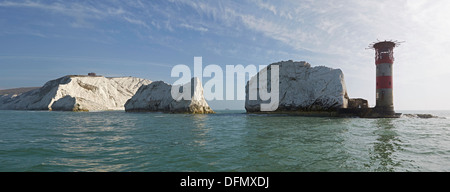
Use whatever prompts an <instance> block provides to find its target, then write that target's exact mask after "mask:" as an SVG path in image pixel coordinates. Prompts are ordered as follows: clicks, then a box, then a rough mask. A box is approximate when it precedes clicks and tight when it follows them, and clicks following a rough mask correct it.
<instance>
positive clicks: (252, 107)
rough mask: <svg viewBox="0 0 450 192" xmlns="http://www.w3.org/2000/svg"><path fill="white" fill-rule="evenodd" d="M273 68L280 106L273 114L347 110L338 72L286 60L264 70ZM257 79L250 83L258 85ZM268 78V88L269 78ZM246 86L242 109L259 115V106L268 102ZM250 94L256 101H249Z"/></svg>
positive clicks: (344, 90) (343, 83)
mask: <svg viewBox="0 0 450 192" xmlns="http://www.w3.org/2000/svg"><path fill="white" fill-rule="evenodd" d="M273 65H278V66H279V102H278V108H276V107H275V108H276V110H275V111H274V112H298V111H303V112H308V111H333V110H336V109H338V108H346V107H347V104H348V99H349V98H348V96H347V89H346V86H345V81H344V74H343V73H342V71H341V70H340V69H332V68H328V67H324V66H318V67H311V65H310V64H309V63H307V62H304V61H301V62H295V61H292V60H289V61H282V62H278V63H273V64H271V65H269V66H268V67H267V71H271V66H273ZM261 72H265V70H262V71H261ZM261 72H260V73H261ZM268 73H270V72H268ZM258 75H259V73H258V74H257V75H255V76H254V77H252V78H251V80H250V81H249V82H257V76H258ZM267 78H268V79H269V87H270V75H267ZM249 82H247V86H246V100H245V109H246V110H247V112H250V113H252V112H261V107H260V106H261V104H262V103H270V102H269V101H262V100H261V99H260V98H259V93H258V92H259V87H258V86H249ZM266 87H267V86H266ZM249 91H253V93H258V97H257V100H250V99H249Z"/></svg>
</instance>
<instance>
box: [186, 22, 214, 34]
mask: <svg viewBox="0 0 450 192" xmlns="http://www.w3.org/2000/svg"><path fill="white" fill-rule="evenodd" d="M180 27H183V28H186V29H190V30H194V31H200V32H207V31H208V29H207V28H204V27H201V26H198V27H194V26H192V25H190V24H187V23H182V24H180Z"/></svg>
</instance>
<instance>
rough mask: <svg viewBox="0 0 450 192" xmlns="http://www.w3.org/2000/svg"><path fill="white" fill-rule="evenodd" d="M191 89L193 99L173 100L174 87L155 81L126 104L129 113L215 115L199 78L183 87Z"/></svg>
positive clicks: (140, 90) (193, 79) (142, 88)
mask: <svg viewBox="0 0 450 192" xmlns="http://www.w3.org/2000/svg"><path fill="white" fill-rule="evenodd" d="M186 85H187V86H188V87H190V88H191V99H190V100H187V99H180V100H179V101H177V100H178V98H172V93H171V91H172V86H173V85H170V84H167V83H165V82H163V81H155V82H153V83H151V84H149V85H145V86H142V87H141V88H140V89H139V90H138V91H137V92H136V94H135V95H134V96H133V97H132V98H131V99H130V100H128V101H127V102H126V104H125V111H127V112H166V113H192V114H208V113H214V111H213V110H212V109H211V108H210V107H209V105H208V103H207V102H206V100H205V98H204V96H203V86H202V84H201V82H200V80H199V79H198V78H192V79H191V82H189V83H187V84H185V85H183V86H186Z"/></svg>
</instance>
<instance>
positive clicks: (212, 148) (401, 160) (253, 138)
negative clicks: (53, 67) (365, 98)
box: [0, 110, 450, 172]
mask: <svg viewBox="0 0 450 192" xmlns="http://www.w3.org/2000/svg"><path fill="white" fill-rule="evenodd" d="M216 112H217V113H216V114H207V115H191V114H167V113H126V112H123V111H106V112H79V113H77V112H49V111H0V172H448V171H450V111H397V112H402V113H428V114H433V115H435V116H438V118H430V119H422V118H416V117H407V116H403V117H401V118H398V119H365V118H331V117H302V116H289V115H262V114H246V113H245V111H242V110H224V111H216Z"/></svg>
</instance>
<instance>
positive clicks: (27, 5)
mask: <svg viewBox="0 0 450 192" xmlns="http://www.w3.org/2000/svg"><path fill="white" fill-rule="evenodd" d="M448 10H450V1H446V0H435V1H424V0H398V1H383V0H381V1H380V0H377V1H375V0H374V1H358V0H342V1H332V0H322V1H312V0H304V1H287V0H281V1H264V0H249V1H202V0H199V1H188V0H169V1H162V0H154V1H144V0H108V1H106V0H95V1H83V0H81V1H66V0H65V1H62V0H56V1H44V0H40V1H34V0H25V1H20V0H0V89H6V88H14V87H29V86H42V85H43V84H44V83H45V82H47V81H48V80H51V79H55V78H58V77H61V76H64V75H68V74H87V73H88V72H96V73H98V74H102V75H105V76H136V77H141V78H146V79H150V80H153V81H157V80H163V81H166V82H169V83H172V82H174V81H176V80H177V78H171V77H170V71H171V69H172V67H173V66H175V65H177V64H185V65H189V66H193V61H194V57H195V56H202V57H203V65H204V66H205V65H209V64H217V65H220V66H223V69H225V67H224V66H225V65H237V64H242V65H244V66H245V65H249V64H253V65H267V64H271V63H273V62H278V61H280V60H297V61H307V62H309V63H311V65H312V66H319V65H325V66H328V67H332V68H340V69H342V71H343V72H344V74H345V81H346V84H347V89H348V93H349V96H350V97H362V98H366V99H368V100H369V105H372V106H373V105H375V64H374V53H373V50H366V49H365V48H366V47H368V45H369V44H370V43H372V42H373V41H376V40H377V39H379V40H386V39H387V40H390V39H394V40H399V41H406V42H405V43H404V44H403V45H401V46H400V47H398V48H396V50H395V58H396V61H395V63H394V103H395V107H396V109H450V102H449V101H448V99H449V98H450V89H449V88H447V87H448V86H447V84H448V83H449V82H450V70H449V69H450V66H449V63H450V54H448V50H450V35H448V34H450V22H449V21H448V18H450V12H449V11H448ZM207 80H208V79H207V78H204V81H207ZM217 103H218V104H217ZM231 103H232V102H231ZM240 104H242V102H237V103H235V104H227V103H224V102H216V103H215V102H212V104H211V105H212V106H213V108H214V107H216V108H222V107H223V106H227V105H229V106H231V107H232V108H235V107H239V105H240ZM241 106H242V105H241Z"/></svg>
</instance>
